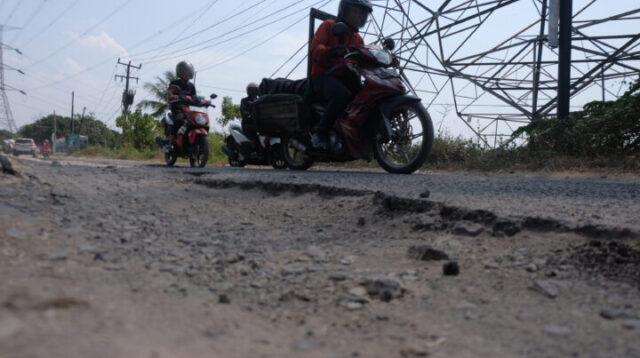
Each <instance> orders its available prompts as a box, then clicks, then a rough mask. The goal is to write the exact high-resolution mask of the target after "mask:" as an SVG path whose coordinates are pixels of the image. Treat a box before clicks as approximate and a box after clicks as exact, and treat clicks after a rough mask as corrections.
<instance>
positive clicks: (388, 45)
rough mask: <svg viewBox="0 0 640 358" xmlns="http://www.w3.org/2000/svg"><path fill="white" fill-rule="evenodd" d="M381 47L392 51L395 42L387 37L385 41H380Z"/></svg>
mask: <svg viewBox="0 0 640 358" xmlns="http://www.w3.org/2000/svg"><path fill="white" fill-rule="evenodd" d="M382 45H383V46H384V48H386V49H387V50H389V51H393V49H394V48H396V42H395V41H394V40H393V39H392V38H389V37H387V38H386V39H384V41H382Z"/></svg>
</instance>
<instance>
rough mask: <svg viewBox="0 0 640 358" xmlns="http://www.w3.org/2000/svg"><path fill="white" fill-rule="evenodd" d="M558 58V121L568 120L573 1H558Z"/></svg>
mask: <svg viewBox="0 0 640 358" xmlns="http://www.w3.org/2000/svg"><path fill="white" fill-rule="evenodd" d="M559 10H560V41H559V47H560V58H559V66H558V119H560V120H561V121H566V120H568V119H569V113H570V104H571V32H572V27H573V0H561V1H560V9H559Z"/></svg>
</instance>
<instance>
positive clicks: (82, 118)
mask: <svg viewBox="0 0 640 358" xmlns="http://www.w3.org/2000/svg"><path fill="white" fill-rule="evenodd" d="M86 110H87V107H82V117H80V129H78V134H81V132H82V126H83V125H84V112H85V111H86ZM85 129H86V126H85Z"/></svg>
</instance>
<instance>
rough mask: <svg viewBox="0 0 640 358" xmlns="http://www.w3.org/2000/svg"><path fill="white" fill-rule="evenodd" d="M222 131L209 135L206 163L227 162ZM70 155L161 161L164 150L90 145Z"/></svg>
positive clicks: (184, 161)
mask: <svg viewBox="0 0 640 358" xmlns="http://www.w3.org/2000/svg"><path fill="white" fill-rule="evenodd" d="M225 137H226V135H225V134H224V133H217V132H212V133H211V134H210V135H209V162H208V163H207V164H208V165H223V164H225V163H227V156H226V155H225V154H224V153H223V152H222V146H223V145H224V138H225ZM70 156H72V157H84V158H104V159H118V160H136V161H154V162H163V161H164V152H163V151H162V150H161V149H160V148H157V147H156V146H154V147H151V148H147V149H144V150H138V149H136V148H134V147H133V146H130V145H124V146H122V147H116V148H108V147H103V146H91V147H88V148H86V149H83V150H78V151H75V152H73V153H71V154H70ZM188 162H189V161H188V160H187V159H182V158H179V159H178V163H188Z"/></svg>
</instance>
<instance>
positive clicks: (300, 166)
mask: <svg viewBox="0 0 640 358" xmlns="http://www.w3.org/2000/svg"><path fill="white" fill-rule="evenodd" d="M281 150H282V157H283V158H284V161H285V162H286V163H287V166H288V167H289V169H291V170H307V169H309V168H311V166H312V165H313V159H311V158H309V156H308V155H306V154H304V153H303V152H301V151H299V150H298V149H297V148H296V147H294V146H293V145H292V144H291V138H288V137H285V138H282V149H281Z"/></svg>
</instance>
